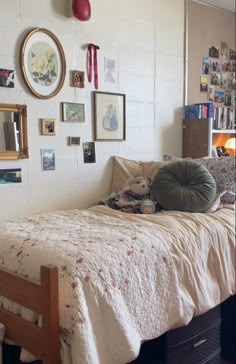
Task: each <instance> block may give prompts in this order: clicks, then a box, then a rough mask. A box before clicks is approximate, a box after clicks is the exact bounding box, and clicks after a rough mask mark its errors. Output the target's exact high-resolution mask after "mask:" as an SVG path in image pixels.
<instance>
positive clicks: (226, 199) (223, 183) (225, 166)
mask: <svg viewBox="0 0 236 364" xmlns="http://www.w3.org/2000/svg"><path fill="white" fill-rule="evenodd" d="M163 160H164V161H173V160H176V157H173V156H171V155H168V154H165V155H163ZM194 160H195V161H197V162H199V163H201V164H203V165H204V166H205V167H206V168H207V169H208V170H209V171H210V172H211V174H212V176H213V178H214V180H215V181H216V187H217V193H221V192H223V191H226V193H225V194H224V195H222V196H221V197H220V199H221V202H223V203H229V204H230V203H234V201H235V191H236V188H235V173H236V172H235V163H236V161H235V156H230V157H204V158H198V159H194Z"/></svg>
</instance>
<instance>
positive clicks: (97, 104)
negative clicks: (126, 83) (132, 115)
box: [94, 91, 126, 141]
mask: <svg viewBox="0 0 236 364" xmlns="http://www.w3.org/2000/svg"><path fill="white" fill-rule="evenodd" d="M125 107H126V106H125V95H124V94H115V93H108V92H100V91H94V130H95V140H101V141H105V140H110V141H116V140H117V141H118V140H125Z"/></svg>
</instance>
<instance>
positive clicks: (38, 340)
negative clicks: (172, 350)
mask: <svg viewBox="0 0 236 364" xmlns="http://www.w3.org/2000/svg"><path fill="white" fill-rule="evenodd" d="M0 296H2V297H5V298H8V299H10V300H11V301H13V302H16V303H18V304H19V305H21V306H24V307H26V308H29V309H31V310H32V311H34V312H37V313H39V314H40V315H41V317H42V327H39V326H38V325H37V323H31V322H30V321H27V320H25V319H23V318H22V317H20V316H19V315H17V314H14V313H12V312H10V311H8V310H6V309H5V308H3V307H1V306H0V323H2V324H3V325H4V326H5V327H6V335H5V338H6V339H8V340H10V341H12V342H14V343H15V344H16V345H18V346H21V347H23V348H25V349H26V350H28V351H29V352H31V353H33V354H35V356H36V357H37V358H38V359H39V360H42V361H43V364H60V362H61V359H60V329H59V289H58V269H57V267H55V266H50V265H47V266H41V270H40V283H39V282H33V281H32V280H29V279H26V278H22V277H20V276H19V275H17V274H14V273H10V272H9V271H7V270H4V269H0ZM235 305H236V295H235V296H233V297H231V298H229V299H228V300H226V302H225V303H223V304H222V305H221V307H222V313H223V315H222V318H223V322H225V323H224V325H223V330H222V331H223V340H222V348H223V354H224V355H223V357H224V358H225V359H228V360H230V361H231V360H232V361H233V362H234V361H235V360H236V351H235V348H234V343H235V341H234V340H235V338H236V327H234V324H235V318H236V317H235V315H236V312H235V307H236V306H235ZM232 313H233V314H234V316H232ZM232 317H233V322H232ZM231 326H232V327H231ZM133 363H136V361H134V362H133ZM137 363H138V361H137Z"/></svg>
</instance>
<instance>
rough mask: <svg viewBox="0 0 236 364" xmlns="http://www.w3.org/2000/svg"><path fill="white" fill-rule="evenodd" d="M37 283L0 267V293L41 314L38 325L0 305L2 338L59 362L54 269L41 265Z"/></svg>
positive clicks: (45, 361)
mask: <svg viewBox="0 0 236 364" xmlns="http://www.w3.org/2000/svg"><path fill="white" fill-rule="evenodd" d="M40 280H41V284H38V283H36V282H32V281H30V280H28V279H26V278H21V277H19V276H17V275H16V274H13V273H9V272H7V271H5V270H2V269H1V270H0V296H3V297H5V298H8V299H10V300H12V301H13V302H16V303H18V304H20V305H22V306H24V307H26V308H29V309H31V310H33V311H35V312H37V313H39V314H41V317H42V327H41V328H40V327H38V325H37V324H34V323H31V322H29V321H27V320H25V319H23V318H21V317H20V316H19V315H16V314H14V313H12V312H10V311H8V310H6V309H4V308H2V307H0V322H1V323H2V324H3V325H4V326H5V327H6V334H5V338H7V339H8V340H11V341H13V342H14V343H16V344H18V345H20V346H22V347H24V348H25V349H26V350H28V351H29V352H31V353H33V354H35V355H36V357H37V358H39V359H41V360H43V364H59V363H60V336H59V304H58V297H59V296H58V269H57V268H56V267H53V266H42V267H41V279H40Z"/></svg>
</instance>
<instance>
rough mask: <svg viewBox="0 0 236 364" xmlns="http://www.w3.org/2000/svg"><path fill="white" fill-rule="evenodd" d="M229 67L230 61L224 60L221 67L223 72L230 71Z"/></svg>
mask: <svg viewBox="0 0 236 364" xmlns="http://www.w3.org/2000/svg"><path fill="white" fill-rule="evenodd" d="M229 67H230V63H229V61H227V60H226V61H223V62H222V67H221V69H222V72H229Z"/></svg>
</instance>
